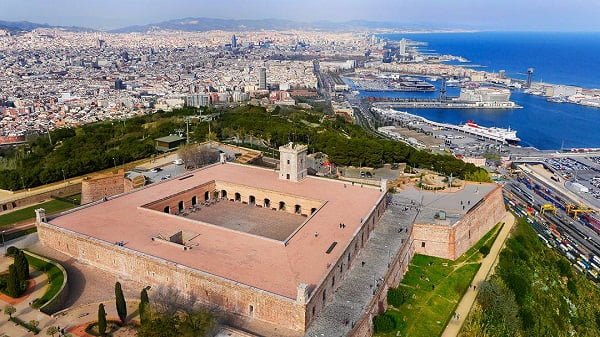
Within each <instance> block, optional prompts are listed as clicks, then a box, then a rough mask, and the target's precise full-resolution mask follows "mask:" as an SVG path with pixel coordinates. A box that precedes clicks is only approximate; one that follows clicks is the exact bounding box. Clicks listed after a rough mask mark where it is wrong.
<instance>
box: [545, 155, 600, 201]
mask: <svg viewBox="0 0 600 337" xmlns="http://www.w3.org/2000/svg"><path fill="white" fill-rule="evenodd" d="M544 162H545V163H546V165H548V166H549V167H550V168H551V169H552V170H554V171H555V172H556V173H557V175H556V176H553V178H552V179H553V180H556V178H558V179H559V180H560V182H561V184H564V182H565V181H569V180H570V181H572V182H575V181H576V182H577V183H579V184H581V185H583V186H584V187H587V188H588V189H589V191H588V192H582V193H578V194H579V195H580V196H581V197H583V198H584V199H586V200H588V201H590V202H591V203H593V204H595V205H596V206H600V157H577V158H572V157H564V158H547V159H545V160H544Z"/></svg>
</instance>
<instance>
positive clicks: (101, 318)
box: [98, 303, 106, 336]
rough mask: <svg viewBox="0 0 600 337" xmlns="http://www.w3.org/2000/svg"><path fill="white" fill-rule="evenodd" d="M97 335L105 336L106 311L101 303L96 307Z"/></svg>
mask: <svg viewBox="0 0 600 337" xmlns="http://www.w3.org/2000/svg"><path fill="white" fill-rule="evenodd" d="M98 333H100V336H104V335H106V311H104V304H102V303H100V305H99V306H98Z"/></svg>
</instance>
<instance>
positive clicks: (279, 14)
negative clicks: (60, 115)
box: [0, 0, 600, 31]
mask: <svg viewBox="0 0 600 337" xmlns="http://www.w3.org/2000/svg"><path fill="white" fill-rule="evenodd" d="M184 17H213V18H230V19H264V18H281V19H291V20H297V21H319V20H329V21H346V20H352V19H366V20H373V21H394V22H401V23H407V24H411V23H412V24H428V25H433V26H436V27H438V28H444V27H464V28H479V29H497V30H547V31H600V20H598V17H600V0H562V1H558V0H302V1H297V0H277V1H275V0H217V1H215V0H211V1H206V0H0V19H2V20H9V21H16V20H28V21H32V22H38V23H48V24H52V25H76V26H83V27H92V28H98V29H111V28H119V27H123V26H129V25H137V24H147V23H154V22H159V21H165V20H169V19H177V18H184Z"/></svg>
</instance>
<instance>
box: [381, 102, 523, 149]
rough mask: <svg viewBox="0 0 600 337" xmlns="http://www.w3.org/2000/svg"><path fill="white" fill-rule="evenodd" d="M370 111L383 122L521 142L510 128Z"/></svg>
mask: <svg viewBox="0 0 600 337" xmlns="http://www.w3.org/2000/svg"><path fill="white" fill-rule="evenodd" d="M372 109H373V111H374V112H375V113H377V114H379V115H381V116H382V117H383V118H384V119H385V120H387V121H391V122H395V123H400V124H408V125H417V124H426V125H428V126H430V127H431V128H432V129H437V130H442V131H456V132H457V133H458V134H465V135H469V136H471V137H473V138H475V139H481V140H484V141H491V142H494V143H498V144H503V145H517V144H518V143H519V142H520V141H521V139H520V138H518V137H517V132H516V131H515V130H511V129H510V128H508V129H504V128H498V127H484V126H480V125H478V124H477V123H475V122H474V121H472V120H469V121H467V123H465V124H462V125H455V124H450V123H439V122H434V121H431V120H428V119H426V118H424V117H420V116H417V115H413V114H410V113H408V112H404V111H398V110H393V109H382V108H378V107H373V108H372ZM389 130H390V129H389V128H388V129H386V127H383V128H380V130H379V131H382V132H384V133H386V134H387V135H391V134H390V132H389ZM445 138H448V136H447V135H446V136H445ZM452 138H454V137H451V139H452Z"/></svg>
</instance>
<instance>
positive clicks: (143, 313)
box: [139, 288, 150, 324]
mask: <svg viewBox="0 0 600 337" xmlns="http://www.w3.org/2000/svg"><path fill="white" fill-rule="evenodd" d="M149 305H150V300H149V299H148V290H147V289H146V288H144V289H142V293H141V295H140V306H139V312H140V323H141V324H144V323H146V322H147V321H148V310H149V308H148V306H149Z"/></svg>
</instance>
